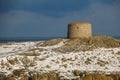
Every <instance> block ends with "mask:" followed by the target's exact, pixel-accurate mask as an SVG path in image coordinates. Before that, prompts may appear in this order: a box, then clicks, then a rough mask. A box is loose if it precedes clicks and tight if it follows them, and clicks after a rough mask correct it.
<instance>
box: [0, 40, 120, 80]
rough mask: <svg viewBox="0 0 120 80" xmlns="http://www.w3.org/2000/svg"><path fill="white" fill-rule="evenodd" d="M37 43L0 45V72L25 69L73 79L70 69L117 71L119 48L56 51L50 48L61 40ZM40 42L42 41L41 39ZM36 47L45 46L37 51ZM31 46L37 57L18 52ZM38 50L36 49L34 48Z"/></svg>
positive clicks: (10, 72)
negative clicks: (49, 43)
mask: <svg viewBox="0 0 120 80" xmlns="http://www.w3.org/2000/svg"><path fill="white" fill-rule="evenodd" d="M37 43H40V42H39V41H38V42H21V43H13V44H11V45H2V46H0V72H3V73H6V75H7V74H12V71H14V70H16V69H26V68H27V71H38V72H41V73H42V72H43V73H44V72H49V71H56V72H57V73H59V76H61V77H64V78H67V79H69V78H74V77H75V76H74V74H73V71H74V70H80V71H88V72H93V71H99V72H103V73H105V74H110V73H120V47H118V48H97V49H94V50H92V51H80V52H69V53H60V52H55V51H53V50H52V49H54V48H58V47H61V46H63V45H64V41H62V42H60V43H58V44H56V45H52V46H45V47H43V46H39V47H38V46H36V44H37ZM41 43H42V41H41ZM39 48H42V49H46V50H43V51H39ZM31 49H35V50H36V53H37V54H39V55H37V56H34V55H33V56H25V55H21V53H24V52H29V50H31ZM37 49H38V50H37Z"/></svg>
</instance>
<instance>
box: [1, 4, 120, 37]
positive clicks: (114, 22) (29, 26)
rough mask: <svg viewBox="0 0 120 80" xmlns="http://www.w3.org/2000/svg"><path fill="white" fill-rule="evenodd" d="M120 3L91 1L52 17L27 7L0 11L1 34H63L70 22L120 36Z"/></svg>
mask: <svg viewBox="0 0 120 80" xmlns="http://www.w3.org/2000/svg"><path fill="white" fill-rule="evenodd" d="M119 7H120V6H119V3H118V2H117V3H116V2H114V3H113V4H111V5H105V4H101V3H98V2H95V3H92V4H90V5H89V7H88V8H86V9H83V10H82V11H81V10H77V11H71V12H69V13H63V14H65V15H64V16H62V17H53V16H48V15H44V14H42V13H38V12H33V11H27V10H11V11H9V12H6V13H1V14H0V26H2V29H0V36H17V37H19V36H28V37H36V36H41V37H43V36H44V37H55V36H62V37H65V36H66V34H67V24H68V23H69V22H81V21H87V22H91V23H92V25H93V26H92V27H93V33H94V34H104V35H110V36H119V34H120V31H119V30H120V23H119V21H120V15H119V13H120V11H119Z"/></svg>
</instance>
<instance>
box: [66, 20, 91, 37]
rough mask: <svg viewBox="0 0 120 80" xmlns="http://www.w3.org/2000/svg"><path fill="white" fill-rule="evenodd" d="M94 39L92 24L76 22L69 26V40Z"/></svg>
mask: <svg viewBox="0 0 120 80" xmlns="http://www.w3.org/2000/svg"><path fill="white" fill-rule="evenodd" d="M88 37H92V29H91V24H90V23H88V22H75V23H70V24H68V38H88Z"/></svg>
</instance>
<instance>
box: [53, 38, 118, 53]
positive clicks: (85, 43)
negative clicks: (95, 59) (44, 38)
mask: <svg viewBox="0 0 120 80" xmlns="http://www.w3.org/2000/svg"><path fill="white" fill-rule="evenodd" d="M98 47H105V48H114V47H120V41H119V40H116V39H114V38H112V37H109V36H93V37H92V38H79V39H68V40H67V41H66V42H65V45H64V46H62V47H59V48H56V49H54V51H57V52H63V53H65V52H79V51H90V50H93V49H95V48H98Z"/></svg>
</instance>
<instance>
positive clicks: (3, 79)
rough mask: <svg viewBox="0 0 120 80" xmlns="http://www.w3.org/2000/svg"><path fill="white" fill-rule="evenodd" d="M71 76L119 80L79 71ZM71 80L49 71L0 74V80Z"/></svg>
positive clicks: (115, 76)
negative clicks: (27, 73)
mask: <svg viewBox="0 0 120 80" xmlns="http://www.w3.org/2000/svg"><path fill="white" fill-rule="evenodd" d="M73 74H74V75H75V76H78V78H77V79H72V80H120V74H110V75H105V74H102V73H99V72H95V73H89V72H81V71H79V70H74V72H73ZM18 77H20V78H19V80H71V79H64V78H60V77H59V73H55V72H54V71H51V72H49V73H43V74H41V73H38V72H32V71H30V72H29V76H27V75H26V74H25V70H24V69H20V70H14V71H13V74H9V75H7V76H6V75H5V74H0V80H16V79H17V80H18Z"/></svg>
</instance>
